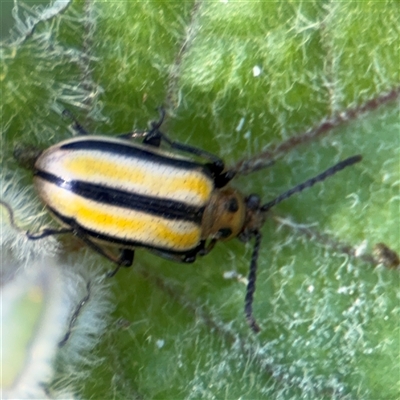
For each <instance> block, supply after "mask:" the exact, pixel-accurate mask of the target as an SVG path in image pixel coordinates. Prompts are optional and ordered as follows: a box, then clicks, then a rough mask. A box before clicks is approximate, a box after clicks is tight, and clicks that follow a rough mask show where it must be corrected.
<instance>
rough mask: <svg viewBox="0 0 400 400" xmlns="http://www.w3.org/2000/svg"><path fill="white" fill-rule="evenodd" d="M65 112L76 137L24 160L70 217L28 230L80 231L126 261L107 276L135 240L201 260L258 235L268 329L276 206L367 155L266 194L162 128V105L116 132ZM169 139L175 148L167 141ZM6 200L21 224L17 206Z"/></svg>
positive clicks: (253, 268) (48, 198)
mask: <svg viewBox="0 0 400 400" xmlns="http://www.w3.org/2000/svg"><path fill="white" fill-rule="evenodd" d="M64 114H66V115H68V116H69V117H70V118H72V120H73V121H74V123H73V128H74V129H75V130H76V131H77V133H78V135H77V136H76V137H74V138H72V139H69V140H65V141H63V142H61V143H58V144H56V145H54V146H51V147H50V148H48V149H47V150H44V151H38V152H34V153H30V154H29V155H26V153H24V152H23V151H21V150H16V157H17V158H18V159H19V160H20V161H22V162H24V163H25V164H30V165H32V166H33V171H34V184H35V186H36V189H37V191H38V194H39V196H40V198H41V200H42V201H43V202H44V204H45V205H46V207H47V209H48V210H49V211H50V213H51V214H52V215H53V217H54V218H55V219H56V220H57V221H58V222H59V223H60V224H61V226H62V228H61V229H49V228H44V229H42V230H41V231H39V232H37V233H30V232H27V233H26V235H27V236H28V238H29V239H33V240H36V239H41V238H44V237H46V236H50V235H56V234H62V233H72V234H74V235H76V236H77V237H79V238H80V239H81V240H82V241H83V242H84V243H86V244H87V245H88V246H89V247H91V248H92V249H93V250H95V251H97V252H98V253H100V254H101V255H103V256H105V257H106V258H108V259H109V260H110V261H112V262H114V263H116V264H117V267H116V268H115V269H114V271H112V272H111V273H109V274H108V276H113V275H115V273H116V272H117V271H118V269H119V268H120V267H121V266H124V267H128V266H130V265H132V262H133V258H134V250H135V249H136V248H147V249H148V250H150V251H152V252H154V253H156V254H158V255H159V256H162V257H165V258H169V259H172V260H174V261H178V262H184V263H192V262H194V261H195V259H196V257H197V256H198V255H200V256H203V255H206V254H207V253H209V252H210V251H211V250H212V248H213V247H214V245H215V243H216V242H217V241H219V240H229V239H232V238H234V237H237V238H239V240H241V241H242V242H248V241H249V240H251V239H253V238H254V248H253V253H252V256H251V261H250V270H249V276H248V284H247V291H246V298H245V316H246V320H247V322H248V324H249V326H250V327H251V329H252V330H253V331H254V332H258V331H260V327H259V326H258V324H257V322H256V320H255V318H254V316H253V311H252V303H253V295H254V292H255V284H256V272H257V259H258V254H259V249H260V245H261V239H262V234H261V227H262V226H263V224H264V221H265V219H266V214H267V212H268V210H269V209H270V208H271V207H273V206H275V205H276V204H278V203H280V202H281V201H283V200H285V199H287V198H288V197H290V196H292V195H293V194H295V193H298V192H301V191H302V190H304V189H306V188H309V187H311V186H313V185H314V184H315V183H317V182H321V181H323V180H324V179H326V178H328V177H329V176H331V175H333V174H335V173H336V172H338V171H340V170H342V169H344V168H346V167H348V166H350V165H353V164H355V163H357V162H359V161H360V160H361V156H360V155H356V156H353V157H350V158H347V159H346V160H343V161H341V162H339V163H337V164H336V165H334V166H332V167H331V168H329V169H327V170H326V171H324V172H323V173H321V174H319V175H317V176H315V177H313V178H311V179H309V180H307V181H305V182H303V183H301V184H299V185H297V186H295V187H293V188H292V189H290V190H288V191H287V192H285V193H283V194H281V195H279V196H278V197H276V198H275V199H273V200H271V201H269V202H267V203H265V204H261V201H260V198H259V196H258V195H256V194H251V195H249V196H244V195H242V194H241V193H240V192H239V191H237V190H236V189H233V188H232V187H230V186H229V185H228V184H229V182H230V181H231V180H232V178H233V177H234V176H235V172H233V171H230V170H226V169H225V165H224V162H223V161H222V160H221V159H220V158H219V157H217V156H215V155H213V154H211V153H208V152H207V151H204V150H201V149H198V148H196V147H192V146H190V145H186V144H182V143H178V142H175V141H171V140H170V139H169V138H168V137H167V136H166V135H165V134H164V133H162V132H161V131H160V130H159V128H160V126H161V124H162V122H163V119H164V112H163V111H161V116H160V120H159V121H158V122H153V123H152V124H151V127H150V129H149V130H148V131H145V132H130V133H127V134H123V135H119V136H118V137H114V138H111V137H107V136H98V135H89V134H88V132H86V130H85V129H84V128H83V127H82V126H81V125H80V124H79V123H78V122H77V121H76V120H75V119H74V118H73V116H72V115H71V114H70V113H69V112H67V111H65V112H64ZM138 138H142V139H143V142H142V143H141V144H138V143H133V142H132V139H138ZM162 142H165V143H166V144H167V145H168V146H169V147H170V148H171V150H173V152H167V151H165V150H161V149H160V145H161V143H162ZM178 152H180V153H187V154H189V156H190V158H187V157H182V156H181V155H180V154H179V153H178ZM196 159H202V160H203V161H196ZM1 203H2V204H3V205H5V206H6V207H7V209H8V211H9V213H10V218H11V223H12V225H14V226H15V224H14V220H13V214H12V210H11V207H10V206H9V205H8V204H6V203H4V202H3V201H2V202H1ZM110 246H111V247H114V248H118V249H120V254H119V256H118V257H117V256H115V254H113V253H112V252H110V251H109V249H107V247H110Z"/></svg>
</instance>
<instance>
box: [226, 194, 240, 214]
mask: <svg viewBox="0 0 400 400" xmlns="http://www.w3.org/2000/svg"><path fill="white" fill-rule="evenodd" d="M225 207H226V210H227V211H229V212H231V213H234V212H236V211H237V210H239V204H238V201H237V199H236V197H232V198H230V199H229V200H228V201H227V203H226V206H225Z"/></svg>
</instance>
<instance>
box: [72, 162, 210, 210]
mask: <svg viewBox="0 0 400 400" xmlns="http://www.w3.org/2000/svg"><path fill="white" fill-rule="evenodd" d="M147 163H148V164H149V165H148V167H146V166H140V165H138V164H139V162H138V161H135V162H132V161H131V160H129V161H128V162H125V163H124V161H123V159H121V158H120V159H119V160H118V159H115V160H113V159H110V158H109V157H108V159H107V158H106V157H104V156H103V157H100V156H99V155H98V156H90V155H88V154H70V155H69V157H66V159H65V160H64V167H65V171H66V173H68V174H70V175H71V177H72V178H73V177H74V176H76V178H75V179H81V180H84V181H88V182H96V183H100V182H104V184H105V185H106V186H112V187H122V188H125V187H126V188H127V190H129V186H131V187H132V186H134V187H136V188H140V189H136V190H137V192H138V193H141V190H143V191H144V192H143V193H146V195H148V196H158V197H165V198H170V199H173V200H181V201H184V200H185V199H186V201H189V202H194V205H204V204H205V203H206V202H207V201H208V199H209V197H210V194H211V191H212V190H213V187H212V183H211V179H210V178H208V177H207V176H205V175H204V174H202V173H201V172H199V171H193V170H187V171H186V170H183V171H182V170H180V169H179V168H175V167H171V166H165V167H164V168H159V167H158V166H157V165H156V166H155V167H153V169H152V163H150V162H147ZM153 165H154V164H153ZM161 167H163V166H162V165H161Z"/></svg>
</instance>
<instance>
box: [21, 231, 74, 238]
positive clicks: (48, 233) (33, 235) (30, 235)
mask: <svg viewBox="0 0 400 400" xmlns="http://www.w3.org/2000/svg"><path fill="white" fill-rule="evenodd" d="M73 231H74V230H73V229H71V228H62V229H50V228H43V229H42V230H41V231H39V232H36V233H30V232H29V231H28V232H26V236H27V238H28V239H30V240H39V239H43V238H45V237H47V236H52V235H60V234H63V233H72V232H73Z"/></svg>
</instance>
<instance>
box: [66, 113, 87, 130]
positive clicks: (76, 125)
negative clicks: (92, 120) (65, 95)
mask: <svg viewBox="0 0 400 400" xmlns="http://www.w3.org/2000/svg"><path fill="white" fill-rule="evenodd" d="M62 115H64V116H66V117H68V118H69V119H70V120H72V122H73V124H72V129H73V130H74V131H75V132H76V134H77V135H89V132H88V131H87V130H86V129H85V128H84V127H83V126H82V125H81V124H80V123H79V122H78V121H77V119H76V118H75V116H74V114H72V112H71V111H69V110H67V109H64V110H63V112H62Z"/></svg>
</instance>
